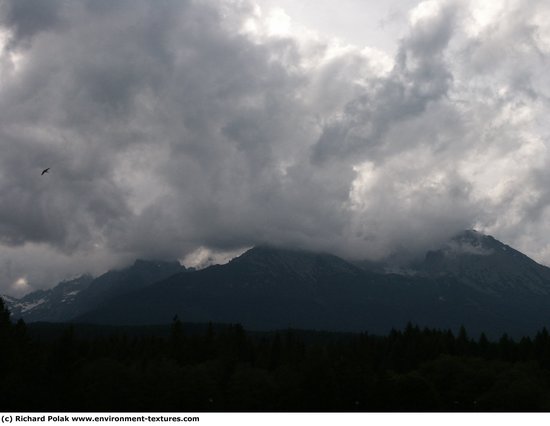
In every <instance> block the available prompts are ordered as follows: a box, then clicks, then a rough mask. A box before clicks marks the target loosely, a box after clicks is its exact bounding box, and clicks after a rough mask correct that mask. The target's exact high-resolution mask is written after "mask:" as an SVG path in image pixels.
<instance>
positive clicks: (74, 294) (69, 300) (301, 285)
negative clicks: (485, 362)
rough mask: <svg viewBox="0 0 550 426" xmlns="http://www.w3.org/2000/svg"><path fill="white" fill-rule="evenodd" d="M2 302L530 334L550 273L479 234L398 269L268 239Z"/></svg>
mask: <svg viewBox="0 0 550 426" xmlns="http://www.w3.org/2000/svg"><path fill="white" fill-rule="evenodd" d="M5 301H6V303H7V304H8V306H9V307H10V309H11V311H12V315H13V316H14V317H22V318H24V319H25V320H26V321H31V322H33V321H48V322H67V321H73V322H82V323H96V324H110V325H138V324H139V325H146V324H164V323H169V322H170V321H171V320H172V319H173V318H174V316H175V315H177V316H178V317H179V318H181V319H183V320H184V321H189V322H215V323H241V324H243V326H245V327H246V328H249V329H258V330H272V329H282V328H287V327H292V328H303V329H316V330H330V331H369V332H375V333H386V332H387V331H388V330H390V329H391V328H402V327H403V326H404V325H405V324H406V323H407V322H413V323H416V324H418V325H420V326H429V327H435V328H451V329H458V328H459V327H460V326H461V325H464V326H466V327H467V328H468V329H469V330H471V331H472V332H475V333H480V332H485V333H487V334H489V335H498V334H500V333H504V332H506V333H508V334H510V335H524V334H529V333H531V332H533V331H535V330H538V329H540V328H541V327H543V326H546V325H550V312H549V310H548V309H547V306H549V305H550V269H549V268H547V267H545V266H542V265H540V264H538V263H536V262H534V261H533V260H532V259H530V258H529V257H527V256H525V255H523V254H522V253H520V252H518V251H516V250H515V249H513V248H512V247H510V246H508V245H505V244H503V243H501V242H499V241H498V240H496V239H494V238H493V237H490V236H486V235H483V234H481V233H478V232H476V231H471V230H470V231H464V232H462V233H460V234H458V235H456V236H455V237H454V238H452V239H450V240H449V241H448V242H447V243H446V244H445V245H443V246H442V247H440V248H438V249H435V250H431V251H428V252H427V253H426V255H425V256H424V258H423V259H421V260H416V261H412V262H410V263H409V264H408V265H406V266H403V265H401V266H400V267H396V266H395V265H392V264H391V263H384V262H379V263H373V262H350V261H346V260H344V259H342V258H340V257H337V256H334V255H331V254H323V253H315V252H308V251H303V250H293V249H283V248H275V247H267V246H262V247H255V248H252V249H250V250H248V251H247V252H245V253H244V254H242V255H241V256H239V257H237V258H234V259H233V260H231V261H230V262H229V263H227V264H225V265H213V266H210V267H207V268H205V269H202V270H193V269H186V268H184V267H183V266H181V265H180V264H179V263H178V262H159V261H155V262H153V261H143V260H139V261H136V262H135V263H134V264H133V265H131V266H130V267H128V268H125V269H122V270H118V271H110V272H108V273H106V274H104V275H101V276H100V277H97V278H95V279H94V278H92V277H90V276H82V277H79V278H77V279H74V280H70V281H65V282H62V283H60V284H58V285H57V286H56V287H54V288H52V289H50V290H47V291H38V292H34V293H31V294H28V295H27V296H25V297H23V298H21V299H15V298H6V299H5Z"/></svg>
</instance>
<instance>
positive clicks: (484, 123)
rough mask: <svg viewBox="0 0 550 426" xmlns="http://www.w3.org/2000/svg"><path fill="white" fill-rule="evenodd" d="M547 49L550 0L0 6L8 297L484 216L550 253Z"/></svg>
mask: <svg viewBox="0 0 550 426" xmlns="http://www.w3.org/2000/svg"><path fill="white" fill-rule="evenodd" d="M549 62H550V3H548V1H546V0H521V1H514V0H507V1H500V2H479V1H474V0H471V1H470V0H462V1H460V0H457V1H453V0H449V1H446V0H442V1H434V0H428V1H417V0H391V1H388V2H377V1H367V0H339V1H335V0H317V1H313V0H292V1H291V0H256V1H254V0H250V1H248V0H242V1H241V0H227V1H219V0H215V1H214V0H212V1H210V0H158V1H152V0H147V1H145V0H131V1H130V0H115V1H111V0H75V1H72V0H71V1H65V0H0V293H7V294H11V295H21V294H23V293H24V292H27V291H30V290H32V289H36V288H43V287H49V286H52V285H54V284H55V283H56V282H57V281H59V280H61V279H63V278H66V277H70V276H72V275H76V274H78V273H81V272H85V271H88V272H91V273H94V274H97V273H101V272H103V271H105V270H107V269H109V268H112V267H117V266H122V265H124V264H126V263H129V262H130V261H131V260H133V259H135V258H138V257H139V258H157V259H158V258H167V259H168V258H169V259H173V258H178V259H181V260H184V259H185V261H186V262H188V263H191V262H195V263H196V262H202V261H204V260H205V259H206V258H208V257H209V256H214V257H216V256H218V257H223V256H225V255H228V254H229V255H230V254H231V253H236V252H238V251H239V250H242V249H243V248H245V247H250V246H253V245H255V244H265V243H268V244H276V245H284V246H292V247H302V248H308V249H315V250H323V251H329V252H334V253H337V254H340V255H342V256H345V257H348V258H371V259H380V258H383V257H385V256H388V255H392V254H395V253H409V254H411V253H416V252H419V251H422V250H425V249H426V248H428V247H431V246H434V245H435V244H438V243H440V242H441V241H442V240H444V239H446V238H448V237H449V236H450V235H452V234H454V233H456V232H458V231H460V230H462V229H467V228H475V229H478V230H480V231H483V232H486V233H488V234H491V235H494V236H495V237H497V238H499V239H500V240H502V241H504V242H506V243H508V244H510V245H512V246H514V247H516V248H518V249H520V250H522V251H523V252H525V253H526V254H528V255H530V256H532V257H534V258H535V259H536V260H538V261H539V262H542V263H545V264H550V209H549V206H550V168H549V167H548V165H549V164H550V161H549V160H550V156H549V152H548V148H547V145H548V143H550V125H549V124H548V114H549V112H550V111H549V110H550V108H549V105H550V103H549V102H550V79H549V78H548V76H547V75H548V74H547V69H548V68H549V65H550V63H549ZM545 71H546V72H545ZM545 75H546V76H547V77H544V76H545ZM46 167H50V168H51V170H50V173H48V174H46V175H44V176H41V174H40V173H41V171H42V170H43V169H45V168H46Z"/></svg>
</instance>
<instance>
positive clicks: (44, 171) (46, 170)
mask: <svg viewBox="0 0 550 426" xmlns="http://www.w3.org/2000/svg"><path fill="white" fill-rule="evenodd" d="M49 170H50V168H49V167H48V168H47V169H44V170H42V173H40V176H42V175H43V174H44V173H48V171H49Z"/></svg>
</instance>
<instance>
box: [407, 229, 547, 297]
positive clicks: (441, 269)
mask: <svg viewBox="0 0 550 426" xmlns="http://www.w3.org/2000/svg"><path fill="white" fill-rule="evenodd" d="M413 268H414V269H415V270H416V271H418V272H419V273H420V274H421V275H427V276H431V277H439V276H452V277H454V278H456V279H458V280H459V281H460V282H462V283H463V284H465V285H468V286H471V287H474V288H476V289H477V290H479V291H482V292H485V293H490V294H504V293H510V292H512V293H513V292H517V291H521V290H529V291H530V292H533V293H536V294H550V269H548V268H547V267H545V266H543V265H539V264H538V263H536V262H535V261H534V260H532V259H530V258H529V257H527V256H525V255H524V254H522V253H520V252H519V251H517V250H515V249H513V248H512V247H510V246H508V245H506V244H504V243H502V242H500V241H498V240H497V239H495V238H493V237H492V236H490V235H485V234H483V233H481V232H478V231H475V230H466V231H463V232H461V233H459V234H457V235H455V236H454V237H453V238H451V240H449V241H448V242H447V243H445V244H444V245H443V246H442V247H440V248H439V249H437V250H430V251H428V252H427V253H426V256H425V258H424V260H423V261H421V262H419V263H416V264H415V265H413Z"/></svg>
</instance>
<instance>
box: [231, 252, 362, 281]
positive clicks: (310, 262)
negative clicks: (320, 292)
mask: <svg viewBox="0 0 550 426" xmlns="http://www.w3.org/2000/svg"><path fill="white" fill-rule="evenodd" d="M230 264H231V265H233V266H236V265H245V266H247V267H249V268H254V269H257V270H258V271H260V270H261V271H265V270H271V271H272V272H273V273H274V274H282V273H285V274H287V273H292V274H294V275H299V276H302V277H303V276H308V277H311V278H312V277H314V276H317V275H319V274H322V273H326V272H327V271H329V270H330V271H332V272H336V271H338V272H345V273H357V271H358V270H359V269H358V268H357V267H356V266H354V265H352V264H350V263H348V262H346V261H345V260H343V259H341V258H339V257H337V256H335V255H332V254H326V253H316V252H311V251H307V250H301V249H288V248H277V247H272V246H257V247H253V248H251V249H250V250H248V251H246V252H245V253H243V254H242V255H241V256H239V257H237V258H235V259H233V260H232V261H231V262H230Z"/></svg>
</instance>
